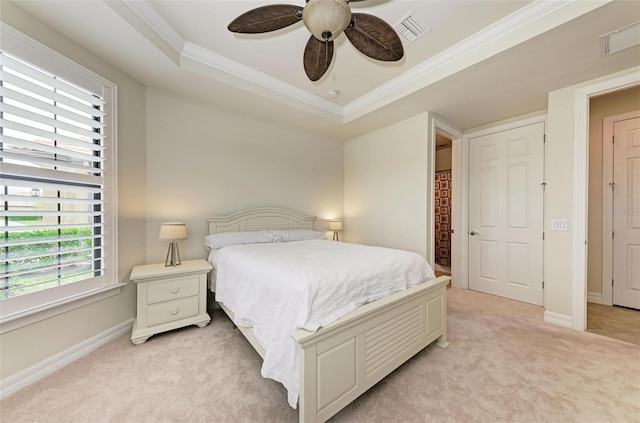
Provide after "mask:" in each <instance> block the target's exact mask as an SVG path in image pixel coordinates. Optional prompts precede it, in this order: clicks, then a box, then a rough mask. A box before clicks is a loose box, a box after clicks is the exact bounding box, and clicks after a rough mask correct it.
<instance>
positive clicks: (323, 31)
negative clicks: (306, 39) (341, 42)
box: [302, 0, 351, 41]
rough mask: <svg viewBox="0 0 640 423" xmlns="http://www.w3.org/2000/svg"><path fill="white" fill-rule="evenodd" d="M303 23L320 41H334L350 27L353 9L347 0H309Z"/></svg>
mask: <svg viewBox="0 0 640 423" xmlns="http://www.w3.org/2000/svg"><path fill="white" fill-rule="evenodd" d="M302 21H303V22H304V25H305V26H306V27H307V29H308V30H309V32H311V33H312V34H313V36H314V37H316V38H317V39H318V40H320V41H333V40H334V39H335V38H336V37H338V36H339V35H340V34H342V32H343V31H344V30H345V29H346V28H347V26H349V23H350V22H351V9H350V8H349V5H348V4H347V2H346V1H345V0H309V2H308V3H307V4H306V6H305V7H304V10H303V11H302Z"/></svg>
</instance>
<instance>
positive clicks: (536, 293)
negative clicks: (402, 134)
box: [469, 122, 544, 305]
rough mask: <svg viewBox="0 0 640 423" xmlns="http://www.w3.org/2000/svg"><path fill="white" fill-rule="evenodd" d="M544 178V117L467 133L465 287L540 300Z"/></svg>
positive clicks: (516, 297) (539, 302)
mask: <svg viewBox="0 0 640 423" xmlns="http://www.w3.org/2000/svg"><path fill="white" fill-rule="evenodd" d="M543 182H544V123H543V122H538V123H533V124H530V125H526V126H521V127H518V128H514V129H509V130H506V131H501V132H498V133H494V134H489V135H483V136H479V137H475V138H471V139H470V154H469V288H470V289H473V290H476V291H481V292H486V293H488V294H494V295H499V296H501V297H506V298H511V299H514V300H518V301H524V302H527V303H531V304H537V305H542V302H543V287H542V283H543V282H542V281H543V239H542V232H543V195H544V194H543V188H544V186H543V185H542V183H543Z"/></svg>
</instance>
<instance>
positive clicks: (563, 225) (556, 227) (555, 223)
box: [551, 219, 569, 231]
mask: <svg viewBox="0 0 640 423" xmlns="http://www.w3.org/2000/svg"><path fill="white" fill-rule="evenodd" d="M551 230H552V231H568V230H569V224H568V223H567V219H553V220H552V221H551Z"/></svg>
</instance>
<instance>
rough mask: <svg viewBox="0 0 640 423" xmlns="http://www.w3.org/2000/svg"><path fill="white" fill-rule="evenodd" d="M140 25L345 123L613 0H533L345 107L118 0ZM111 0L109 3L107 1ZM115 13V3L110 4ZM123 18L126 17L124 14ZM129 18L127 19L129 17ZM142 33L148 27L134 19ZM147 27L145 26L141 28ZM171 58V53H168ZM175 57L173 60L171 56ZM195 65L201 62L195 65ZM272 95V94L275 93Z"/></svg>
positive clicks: (242, 78) (208, 69) (280, 97)
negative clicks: (214, 48)
mask: <svg viewBox="0 0 640 423" xmlns="http://www.w3.org/2000/svg"><path fill="white" fill-rule="evenodd" d="M120 1H121V2H122V3H123V4H125V5H126V6H127V7H128V9H129V10H130V11H131V12H133V13H134V14H135V15H136V16H137V17H138V19H139V20H140V21H141V22H142V23H144V25H145V26H146V27H147V28H148V29H150V30H151V31H152V32H153V33H154V35H155V37H158V38H159V39H161V40H162V41H163V43H166V45H168V46H169V47H170V48H171V50H172V51H171V52H170V53H172V54H171V55H172V56H174V55H175V56H177V57H178V58H179V60H178V61H177V64H178V66H180V67H183V68H185V69H189V70H192V71H195V72H198V73H200V74H202V75H204V76H206V77H210V78H213V79H215V80H218V81H220V82H223V83H226V84H229V85H232V86H235V87H237V88H240V89H244V90H246V91H249V92H252V93H254V94H257V95H261V96H264V97H267V98H270V99H274V100H277V101H279V102H281V103H284V104H289V105H292V102H293V103H295V104H294V105H295V106H296V107H299V108H300V107H302V108H303V109H305V110H307V111H309V112H312V113H316V114H320V115H323V116H325V117H328V118H330V119H332V120H334V121H338V122H342V123H348V122H350V121H352V120H355V119H357V118H359V117H362V116H364V115H366V114H368V113H371V112H373V111H375V110H377V109H379V108H381V107H384V106H386V105H388V104H390V103H392V102H394V101H397V100H399V99H401V98H403V97H405V96H407V95H409V94H411V93H413V92H415V91H418V90H420V89H422V88H425V87H427V86H429V85H431V84H433V83H435V82H437V81H440V80H442V79H444V78H446V77H448V76H450V75H453V74H454V73H456V72H459V71H461V70H463V69H465V68H467V67H469V66H472V65H474V64H476V63H479V62H481V61H483V60H485V59H487V58H489V57H492V56H494V55H496V54H498V53H500V52H502V51H505V50H507V49H508V48H511V47H513V46H515V45H517V44H520V43H522V42H524V41H526V40H528V39H530V38H533V37H535V36H537V35H539V34H541V33H543V32H545V31H548V30H550V29H552V28H554V27H556V26H559V25H561V24H563V23H565V22H568V21H570V20H572V19H574V18H576V17H578V16H581V15H583V14H585V13H587V12H590V11H592V10H594V9H597V8H598V7H601V6H603V5H605V4H607V3H609V2H611V1H612V0H594V1H588V2H587V1H582V0H534V1H533V2H531V3H529V4H527V5H526V6H524V7H523V8H521V9H519V10H517V11H516V12H514V13H512V14H510V15H509V16H506V17H505V18H503V19H501V20H499V21H497V22H496V23H494V24H492V25H490V26H488V27H486V28H484V29H482V30H481V31H478V32H477V33H475V34H473V35H472V36H470V37H468V38H466V39H465V40H463V41H461V42H459V43H458V44H456V45H454V46H453V47H451V48H449V49H447V50H445V51H443V52H441V53H439V54H437V55H436V56H434V57H432V58H431V59H429V60H427V61H425V62H423V63H421V64H419V65H417V66H415V67H413V68H412V69H410V70H408V71H406V72H404V73H403V74H401V75H399V76H397V77H396V78H394V79H392V80H390V81H389V82H387V83H385V84H383V85H381V86H379V87H377V88H375V89H373V90H371V91H369V92H368V93H366V94H364V95H362V96H360V97H358V98H357V99H355V100H353V101H352V102H350V103H348V104H346V105H345V106H340V105H338V104H335V103H332V102H330V101H328V100H326V99H324V98H322V97H319V96H317V95H315V94H311V93H309V92H307V91H305V90H303V89H301V88H298V87H295V86H293V85H291V84H288V83H286V82H284V81H282V80H280V79H278V78H275V77H273V76H270V75H267V74H265V73H263V72H260V71H258V70H255V69H253V68H250V67H248V66H246V65H243V64H241V63H238V62H236V61H233V60H231V59H229V58H228V57H225V56H222V55H220V54H217V53H215V52H213V51H211V50H209V49H206V48H204V47H202V46H199V45H197V44H194V43H192V42H190V41H188V40H185V39H183V38H182V36H181V35H180V34H179V33H178V32H177V31H176V30H175V29H174V28H173V27H172V26H171V25H170V24H169V23H168V22H167V21H166V20H165V19H164V18H163V17H162V16H161V15H160V14H159V13H158V12H157V11H156V10H155V9H154V8H153V6H152V5H151V4H150V3H149V2H148V1H147V0H120ZM107 3H113V2H107ZM113 8H114V10H115V11H116V12H118V13H121V12H120V11H119V8H115V7H113ZM123 18H125V19H127V17H125V16H123ZM127 20H128V21H129V22H130V23H131V19H130V18H129V19H127ZM132 25H133V26H134V28H136V29H137V30H138V31H139V32H140V33H141V34H142V35H143V36H145V37H146V38H148V39H149V41H151V42H152V43H153V44H154V45H156V47H158V48H159V49H160V50H161V51H163V52H165V54H167V51H166V48H162V47H161V46H159V45H158V43H157V41H156V42H154V40H153V39H151V38H150V35H149V34H148V31H144V30H141V28H140V26H139V25H135V24H133V23H132ZM145 29H146V28H145ZM169 58H170V59H172V60H174V58H172V57H169ZM174 62H176V60H174ZM194 64H197V65H199V66H195V65H194ZM274 94H275V97H274Z"/></svg>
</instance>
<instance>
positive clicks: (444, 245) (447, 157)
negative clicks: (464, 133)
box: [434, 132, 453, 276]
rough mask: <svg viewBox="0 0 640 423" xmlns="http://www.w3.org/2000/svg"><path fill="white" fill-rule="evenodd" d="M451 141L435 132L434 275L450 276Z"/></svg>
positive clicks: (451, 231)
mask: <svg viewBox="0 0 640 423" xmlns="http://www.w3.org/2000/svg"><path fill="white" fill-rule="evenodd" d="M452 162H453V141H452V140H451V139H450V138H449V137H448V136H446V135H444V134H442V133H440V132H436V157H435V187H434V194H435V195H434V197H435V198H434V200H435V201H434V203H435V215H434V216H435V228H434V233H435V247H434V252H435V260H434V271H435V272H436V276H440V275H449V276H451V261H452V260H451V238H452V236H451V235H452V233H453V230H452V228H453V226H452V221H451V214H452V213H451V211H452V198H453V196H452V189H453V175H452Z"/></svg>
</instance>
